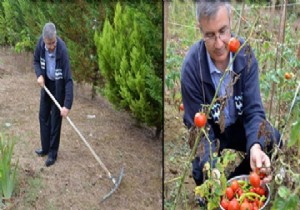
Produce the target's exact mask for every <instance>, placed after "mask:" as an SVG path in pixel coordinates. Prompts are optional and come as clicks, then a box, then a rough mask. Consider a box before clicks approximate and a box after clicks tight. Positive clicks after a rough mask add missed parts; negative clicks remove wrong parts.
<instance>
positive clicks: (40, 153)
mask: <svg viewBox="0 0 300 210" xmlns="http://www.w3.org/2000/svg"><path fill="white" fill-rule="evenodd" d="M35 153H36V154H37V155H38V156H40V157H43V156H45V155H47V154H48V152H44V151H43V150H42V149H37V150H35Z"/></svg>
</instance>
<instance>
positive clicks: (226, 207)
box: [221, 197, 229, 210]
mask: <svg viewBox="0 0 300 210" xmlns="http://www.w3.org/2000/svg"><path fill="white" fill-rule="evenodd" d="M228 205H229V201H228V200H227V199H226V198H224V197H223V198H222V200H221V206H222V207H223V209H225V210H228Z"/></svg>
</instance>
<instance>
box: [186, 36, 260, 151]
mask: <svg viewBox="0 0 300 210" xmlns="http://www.w3.org/2000/svg"><path fill="white" fill-rule="evenodd" d="M240 42H241V45H242V44H243V42H244V40H240ZM200 65H201V68H200ZM200 69H201V70H202V71H201V72H200ZM233 71H234V72H235V73H236V75H238V76H239V79H238V80H237V82H236V83H235V85H234V87H233V98H234V102H235V108H236V115H237V116H236V120H240V122H242V124H243V126H244V128H245V134H246V139H247V145H246V151H247V152H249V150H250V148H251V146H252V145H253V144H254V143H259V144H260V145H261V146H262V148H263V147H264V139H263V138H260V139H258V137H257V136H258V135H257V134H258V131H259V126H260V123H261V122H262V121H264V120H265V111H264V107H263V105H262V101H261V96H260V89H259V68H258V62H257V60H256V58H255V56H254V54H253V52H252V50H251V49H250V47H248V48H247V47H244V48H243V49H242V50H241V51H240V52H239V54H238V55H237V56H236V58H235V60H234V62H233ZM215 91H216V90H215V87H214V84H213V81H212V78H211V75H210V71H209V67H208V60H207V53H206V47H205V44H204V41H203V40H200V41H199V42H197V43H195V44H194V45H193V46H192V47H191V49H190V50H189V52H188V54H187V55H186V57H185V60H184V62H183V65H182V72H181V93H182V100H183V104H184V116H183V120H184V123H185V125H186V126H187V127H188V128H190V127H191V126H192V125H193V124H194V116H195V113H196V112H198V111H199V110H201V106H202V105H203V104H210V103H211V101H212V99H213V96H214V94H215ZM219 117H220V104H218V103H216V104H214V106H213V109H212V110H211V113H210V118H209V120H208V123H209V125H210V126H211V128H212V129H210V133H209V135H210V138H218V136H220V132H221V131H220V126H219V125H218V123H217V122H218V120H219ZM225 132H226V128H225Z"/></svg>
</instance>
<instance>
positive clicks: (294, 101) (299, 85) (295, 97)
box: [278, 81, 300, 145]
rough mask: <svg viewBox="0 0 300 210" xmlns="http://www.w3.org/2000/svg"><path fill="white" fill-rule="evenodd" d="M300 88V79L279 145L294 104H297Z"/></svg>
mask: <svg viewBox="0 0 300 210" xmlns="http://www.w3.org/2000/svg"><path fill="white" fill-rule="evenodd" d="M299 90H300V81H299V83H298V87H297V89H296V92H295V95H294V99H293V101H292V105H291V107H290V111H289V113H288V116H287V118H286V123H285V126H284V128H283V130H282V132H281V135H280V140H279V144H278V145H280V144H281V141H282V137H283V134H284V132H285V129H286V125H287V124H288V121H289V120H290V117H291V113H292V111H293V108H294V105H295V103H296V99H297V95H298V93H299Z"/></svg>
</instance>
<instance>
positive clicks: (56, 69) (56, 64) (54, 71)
mask: <svg viewBox="0 0 300 210" xmlns="http://www.w3.org/2000/svg"><path fill="white" fill-rule="evenodd" d="M34 69H35V74H36V77H37V82H38V84H39V85H40V86H41V87H42V89H41V99H40V111H39V121H40V135H41V145H42V148H41V149H38V150H36V151H35V152H36V153H37V155H38V156H45V155H48V158H47V160H46V162H45V165H46V166H47V167H48V166H51V165H53V164H54V163H55V161H56V159H57V153H58V148H59V143H60V131H61V123H62V117H66V116H67V115H68V113H69V111H70V109H71V107H72V102H73V80H72V75H71V70H70V62H69V55H68V51H67V47H66V45H65V43H64V42H63V41H62V40H61V38H60V37H58V36H57V35H56V28H55V25H54V24H53V23H51V22H49V23H46V24H45V26H44V28H43V34H42V36H41V37H40V39H39V41H38V44H37V46H36V48H35V52H34ZM44 85H45V86H46V87H47V88H48V89H49V90H50V92H51V93H52V94H53V95H54V97H55V98H56V100H57V101H58V103H59V104H60V105H61V107H62V109H61V111H60V110H59V109H58V108H57V107H56V106H55V104H54V103H53V102H52V100H51V98H50V97H49V96H48V95H47V93H46V92H45V90H44V88H43V87H44Z"/></svg>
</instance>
